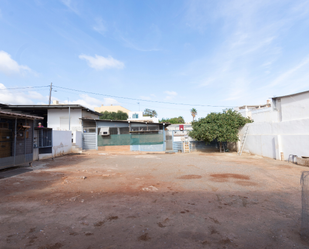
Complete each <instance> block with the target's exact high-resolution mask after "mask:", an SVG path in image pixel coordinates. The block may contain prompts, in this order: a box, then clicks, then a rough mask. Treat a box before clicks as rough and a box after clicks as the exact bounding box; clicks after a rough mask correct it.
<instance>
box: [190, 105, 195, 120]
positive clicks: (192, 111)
mask: <svg viewBox="0 0 309 249" xmlns="http://www.w3.org/2000/svg"><path fill="white" fill-rule="evenodd" d="M190 112H191V115H192V117H193V121H194V118H195V116H196V115H197V110H196V109H195V108H192V109H191V110H190Z"/></svg>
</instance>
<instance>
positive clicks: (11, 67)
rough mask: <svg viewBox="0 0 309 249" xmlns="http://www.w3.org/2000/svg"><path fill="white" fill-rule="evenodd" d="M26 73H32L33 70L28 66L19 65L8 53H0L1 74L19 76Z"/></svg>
mask: <svg viewBox="0 0 309 249" xmlns="http://www.w3.org/2000/svg"><path fill="white" fill-rule="evenodd" d="M26 71H29V72H31V69H30V68H29V67H27V66H23V65H19V64H18V63H17V62H16V61H14V60H13V59H12V58H11V55H10V54H8V53H7V52H4V51H0V72H2V73H5V74H19V73H23V72H26Z"/></svg>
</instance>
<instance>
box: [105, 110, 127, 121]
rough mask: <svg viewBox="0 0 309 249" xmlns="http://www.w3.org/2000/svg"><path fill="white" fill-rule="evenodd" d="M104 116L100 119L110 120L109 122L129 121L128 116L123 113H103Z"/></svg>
mask: <svg viewBox="0 0 309 249" xmlns="http://www.w3.org/2000/svg"><path fill="white" fill-rule="evenodd" d="M101 113H102V116H100V119H108V120H127V119H128V114H127V113H126V112H123V111H117V112H108V111H105V112H101Z"/></svg>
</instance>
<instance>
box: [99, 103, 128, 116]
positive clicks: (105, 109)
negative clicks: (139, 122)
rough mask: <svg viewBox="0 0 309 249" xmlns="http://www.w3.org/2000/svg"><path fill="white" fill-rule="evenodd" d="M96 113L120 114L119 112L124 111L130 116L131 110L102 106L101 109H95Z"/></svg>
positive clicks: (114, 106)
mask: <svg viewBox="0 0 309 249" xmlns="http://www.w3.org/2000/svg"><path fill="white" fill-rule="evenodd" d="M94 111H96V112H100V113H101V112H118V111H122V112H125V113H127V114H128V115H129V112H130V110H128V109H127V108H124V107H122V106H120V105H103V104H102V105H101V106H100V107H95V108H94Z"/></svg>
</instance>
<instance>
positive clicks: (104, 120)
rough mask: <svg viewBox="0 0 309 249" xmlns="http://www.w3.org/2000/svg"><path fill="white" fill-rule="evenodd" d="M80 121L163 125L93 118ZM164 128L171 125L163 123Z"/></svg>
mask: <svg viewBox="0 0 309 249" xmlns="http://www.w3.org/2000/svg"><path fill="white" fill-rule="evenodd" d="M81 119H82V120H92V121H102V122H115V123H134V124H146V123H147V124H155V125H163V123H152V122H136V121H132V120H110V119H94V118H81ZM164 124H165V126H169V125H171V124H170V123H164Z"/></svg>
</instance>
